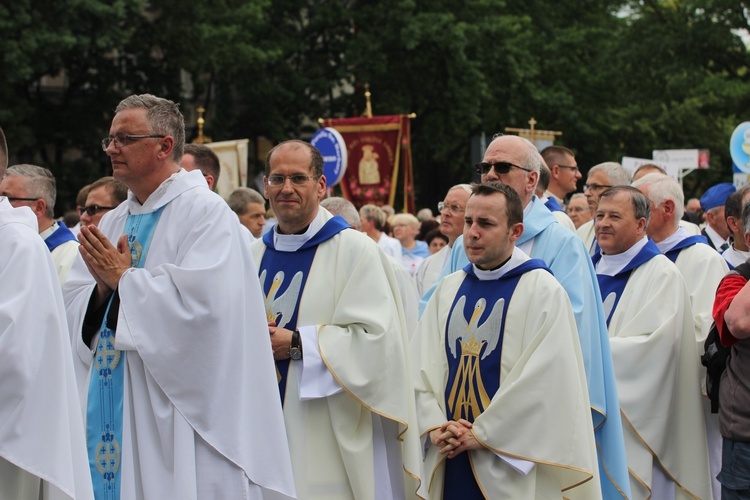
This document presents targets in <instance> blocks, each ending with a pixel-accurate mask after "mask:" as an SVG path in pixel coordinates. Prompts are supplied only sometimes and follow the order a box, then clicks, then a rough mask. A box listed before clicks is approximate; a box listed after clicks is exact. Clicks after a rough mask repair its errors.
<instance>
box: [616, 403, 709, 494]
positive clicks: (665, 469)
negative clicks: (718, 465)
mask: <svg viewBox="0 0 750 500" xmlns="http://www.w3.org/2000/svg"><path fill="white" fill-rule="evenodd" d="M620 415H621V416H622V418H624V419H625V421H626V422H627V423H628V425H629V426H630V428H631V429H633V432H634V433H635V435H636V436H638V439H639V440H640V441H641V442H642V443H643V446H645V447H646V449H647V450H648V451H649V453H651V456H652V457H653V458H654V460H656V463H657V464H659V467H661V470H663V471H664V473H665V474H666V475H667V476H668V477H669V479H671V480H672V482H673V483H674V484H676V485H677V486H678V487H679V488H680V489H681V490H682V491H684V492H685V493H686V494H688V495H690V496H691V497H692V498H695V499H696V500H700V497H699V496H697V495H694V494H693V493H692V492H691V491H690V490H688V489H687V488H686V487H685V486H683V485H682V483H680V482H679V481H678V480H677V479H676V478H675V477H674V476H673V475H672V473H671V472H669V471H668V470H667V468H666V467H664V464H663V463H662V461H661V460H660V459H659V456H658V455H657V454H656V453H655V452H654V450H652V449H651V447H650V446H649V445H648V443H647V442H646V440H645V439H643V437H642V436H641V435H640V434H639V433H638V430H636V428H635V426H634V425H633V423H632V422H631V421H630V419H629V418H628V417H627V416H625V412H624V411H623V410H622V408H620ZM630 470H631V469H630V467H628V471H630ZM633 477H635V478H636V479H637V480H638V481H639V482H641V483H643V481H641V480H640V478H639V477H638V476H637V475H636V474H633ZM709 477H710V474H709ZM646 488H648V486H646ZM648 491H649V492H650V491H651V488H648Z"/></svg>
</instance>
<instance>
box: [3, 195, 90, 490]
mask: <svg viewBox="0 0 750 500" xmlns="http://www.w3.org/2000/svg"><path fill="white" fill-rule="evenodd" d="M0 285H1V286H0V356H2V358H3V359H2V361H0V401H2V404H0V499H2V500H6V499H13V500H16V499H26V498H29V499H33V500H37V499H38V498H42V499H80V500H87V499H93V498H94V496H93V495H94V494H93V490H92V488H91V475H90V474H89V465H88V458H87V456H86V441H85V437H84V430H83V420H82V418H81V412H80V406H79V401H78V391H77V390H76V381H75V377H74V375H73V363H72V359H73V358H72V354H71V350H70V344H69V340H68V338H69V337H68V326H67V324H66V321H65V309H64V307H63V299H62V294H61V293H60V283H59V281H58V276H57V273H56V271H55V267H54V264H53V262H52V258H51V256H50V254H49V250H48V249H47V247H46V246H45V245H44V242H43V241H42V239H41V238H40V237H39V232H38V226H37V219H36V217H35V216H34V213H33V212H32V211H31V210H30V209H29V208H28V207H21V208H13V207H11V205H10V203H9V202H8V201H7V200H6V199H5V198H4V197H0Z"/></svg>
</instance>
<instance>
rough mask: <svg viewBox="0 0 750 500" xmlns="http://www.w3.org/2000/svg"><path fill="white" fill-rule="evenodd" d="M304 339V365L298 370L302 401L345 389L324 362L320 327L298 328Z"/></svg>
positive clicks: (326, 395)
mask: <svg viewBox="0 0 750 500" xmlns="http://www.w3.org/2000/svg"><path fill="white" fill-rule="evenodd" d="M298 330H299V335H300V338H301V340H302V353H303V356H302V367H301V368H300V369H299V370H297V386H298V387H299V399H300V401H306V400H308V399H317V398H325V397H328V396H332V395H334V394H336V393H339V392H341V391H342V390H343V389H342V388H341V386H340V385H339V384H338V382H336V379H334V378H333V374H331V372H330V371H329V370H328V367H327V366H326V364H325V363H324V362H323V358H322V357H321V356H320V349H319V348H318V328H317V327H316V326H315V325H312V326H301V327H299V328H298Z"/></svg>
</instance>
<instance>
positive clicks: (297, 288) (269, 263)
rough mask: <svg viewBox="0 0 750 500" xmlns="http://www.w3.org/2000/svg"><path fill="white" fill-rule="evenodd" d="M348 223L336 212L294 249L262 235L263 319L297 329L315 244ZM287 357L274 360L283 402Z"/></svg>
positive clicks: (261, 283)
mask: <svg viewBox="0 0 750 500" xmlns="http://www.w3.org/2000/svg"><path fill="white" fill-rule="evenodd" d="M349 228H350V226H349V224H347V223H346V222H345V221H344V219H342V218H341V217H339V216H336V217H333V218H332V219H329V220H328V222H326V223H325V224H324V225H323V227H322V228H320V231H318V232H317V233H315V235H313V237H312V238H310V239H309V240H308V241H306V242H305V244H304V245H302V246H301V247H300V248H299V250H297V251H295V252H282V251H279V250H276V248H275V246H274V236H273V234H274V231H269V232H267V233H266V234H264V235H263V243H264V244H265V245H266V251H265V252H264V253H263V258H262V259H261V262H260V265H259V266H258V271H259V276H260V286H261V287H262V288H263V295H264V306H265V309H266V320H267V321H268V322H269V323H270V322H271V321H273V322H275V323H276V326H278V327H280V328H286V329H288V330H295V329H297V313H298V312H299V299H300V297H301V296H302V291H303V290H304V289H305V285H306V284H307V277H308V276H309V274H310V267H311V266H312V262H313V259H314V258H315V252H317V250H318V245H320V244H321V243H323V242H324V241H326V240H328V239H330V238H332V237H333V236H335V235H336V234H338V233H340V232H341V231H343V230H344V229H349ZM290 361H291V360H290V359H282V360H280V361H276V376H277V379H278V382H279V392H280V394H281V404H282V405H283V404H284V396H285V393H286V381H287V374H288V373H289V363H290Z"/></svg>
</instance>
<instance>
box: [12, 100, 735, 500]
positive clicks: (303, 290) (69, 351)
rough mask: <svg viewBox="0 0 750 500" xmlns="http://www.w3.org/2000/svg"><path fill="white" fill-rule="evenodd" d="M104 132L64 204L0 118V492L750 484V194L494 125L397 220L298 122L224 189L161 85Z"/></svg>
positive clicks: (661, 494) (611, 493) (158, 493)
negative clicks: (470, 161)
mask: <svg viewBox="0 0 750 500" xmlns="http://www.w3.org/2000/svg"><path fill="white" fill-rule="evenodd" d="M102 148H103V150H104V152H105V153H106V154H107V155H108V157H109V158H110V161H111V164H112V170H113V173H112V176H111V177H104V178H102V179H99V180H97V181H95V182H93V183H91V184H89V185H87V186H85V187H83V188H82V189H81V190H80V192H79V194H78V197H77V200H76V203H77V205H78V209H77V212H78V219H76V218H75V217H72V218H66V220H67V224H66V222H65V221H62V220H56V219H55V218H54V206H55V201H56V187H55V179H54V176H53V175H52V174H51V172H50V171H49V170H48V169H45V168H43V167H40V166H35V165H26V164H22V165H13V166H10V167H7V157H8V155H7V147H6V146H5V141H4V139H3V138H2V134H0V179H1V180H0V283H2V284H3V285H4V286H2V287H0V344H1V347H0V353H1V354H2V357H3V361H0V373H1V374H2V375H3V376H2V377H0V380H1V381H2V382H0V393H2V394H3V395H4V397H3V405H1V406H0V499H33V500H37V499H40V498H55V499H58V498H69V499H90V498H96V499H97V500H103V499H107V500H119V499H121V498H122V499H154V498H180V499H183V498H184V499H260V498H268V499H281V498H301V499H339V498H340V499H346V498H357V499H378V500H379V499H403V498H430V499H440V498H444V499H474V498H491V499H506V498H507V499H522V498H529V499H531V498H542V499H548V498H549V499H552V498H582V499H600V498H604V499H614V498H633V499H641V498H643V499H646V498H654V499H667V498H675V499H678V498H679V499H682V498H685V499H687V498H691V499H695V498H699V499H710V498H716V499H718V498H725V499H727V500H729V499H734V498H750V475H749V474H750V472H748V471H750V446H749V445H748V443H750V417H749V416H748V415H750V390H748V389H747V387H749V386H750V371H749V370H748V368H747V366H746V359H745V358H747V357H748V356H750V347H749V346H750V344H748V341H747V340H746V339H747V338H750V319H749V318H748V315H747V306H748V303H750V285H747V281H748V280H747V279H746V277H745V275H744V274H742V272H738V271H734V269H735V268H736V267H738V266H741V265H743V263H744V262H745V261H747V259H748V257H750V250H749V247H750V187H743V188H741V189H739V190H737V189H736V188H735V187H734V186H733V185H732V184H728V183H722V184H718V185H716V186H713V187H711V188H710V189H709V190H707V191H706V192H705V193H704V194H703V195H702V196H701V198H700V199H698V200H689V201H688V203H685V199H684V194H683V192H682V188H681V186H680V184H679V183H678V182H677V181H676V180H674V179H673V178H671V177H669V176H668V175H666V173H665V172H664V171H663V170H661V169H660V168H659V167H658V166H656V165H644V166H642V167H640V168H639V169H638V170H637V171H636V172H635V174H634V175H631V174H630V173H629V172H627V171H626V170H625V169H624V168H623V167H622V166H621V165H620V164H619V163H616V162H605V163H601V164H599V165H595V166H593V167H592V168H590V169H589V170H588V172H587V178H586V185H585V189H584V192H583V193H576V191H577V185H578V183H579V181H580V180H581V179H582V174H581V171H580V169H579V166H578V164H577V162H576V159H575V154H574V152H573V151H572V150H570V149H567V148H564V147H560V146H550V147H548V148H546V149H544V150H542V151H541V152H538V151H537V149H536V147H535V146H534V145H533V144H531V143H530V142H529V141H527V140H525V139H523V138H520V137H517V136H502V135H500V136H497V137H495V138H494V139H493V140H492V142H491V143H490V144H489V146H488V147H487V150H486V151H485V153H484V158H483V160H482V161H481V162H480V163H478V164H476V165H475V168H476V171H477V173H478V174H479V175H480V176H481V182H480V183H477V184H468V183H467V184H458V185H456V186H453V187H451V188H450V189H449V190H448V191H447V192H446V193H445V196H444V198H443V201H441V202H440V203H439V204H438V206H437V214H436V216H434V215H433V213H432V211H431V210H429V209H423V210H421V211H420V212H418V213H417V214H416V215H414V214H408V213H398V214H394V213H392V212H393V209H392V208H391V207H379V206H375V205H364V206H362V207H359V208H356V207H355V206H354V205H353V204H352V203H351V202H349V201H347V200H345V199H343V198H335V197H328V196H327V185H326V178H325V176H324V175H323V157H322V156H321V154H320V152H319V151H318V150H316V149H315V148H314V147H312V146H311V145H310V144H309V143H307V142H304V141H299V140H290V141H286V142H282V143H281V144H278V145H277V146H275V147H274V148H273V149H272V150H271V151H270V152H269V153H268V155H267V157H266V162H265V170H264V177H263V193H262V195H261V193H258V192H257V191H255V190H253V189H250V188H239V189H237V190H236V191H234V192H233V193H231V195H230V196H229V197H228V198H227V200H224V199H222V198H221V197H220V196H218V195H217V194H216V193H214V192H213V188H214V186H215V185H216V182H217V181H218V178H219V174H220V163H219V159H218V158H217V157H216V155H215V154H214V153H213V152H211V150H210V149H209V148H208V147H206V146H201V145H194V144H185V126H184V120H183V117H182V114H181V113H180V111H179V109H178V106H177V105H176V104H175V103H173V102H171V101H169V100H166V99H163V98H159V97H155V96H152V95H149V94H143V95H133V96H129V97H127V98H126V99H124V100H123V101H121V102H120V103H119V105H118V106H117V108H116V110H115V115H114V118H113V120H112V123H111V126H110V129H109V135H108V136H107V137H106V138H105V139H103V140H102ZM467 177H468V175H467ZM266 201H268V203H269V205H270V207H269V210H270V211H267V209H266ZM696 203H697V204H696ZM739 271H743V272H744V268H742V267H740V268H739ZM714 323H715V325H716V329H717V331H718V335H719V336H720V340H721V343H722V344H724V345H726V346H731V347H730V349H731V354H730V358H729V362H728V363H727V364H726V369H725V371H724V374H723V375H722V378H721V379H720V384H721V386H720V390H719V392H718V393H719V399H718V413H714V412H713V411H714V410H715V408H716V405H715V404H714V405H713V406H714V407H713V408H712V404H711V403H712V401H711V400H710V399H709V397H708V394H709V391H708V389H707V386H706V375H705V369H704V368H703V367H702V365H701V354H703V352H704V343H705V341H706V339H707V337H708V336H709V331H711V329H712V325H713V324H714ZM713 383H718V382H717V381H713Z"/></svg>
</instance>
